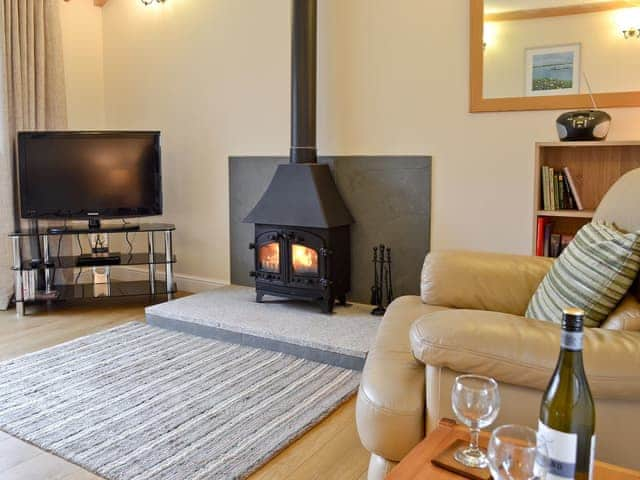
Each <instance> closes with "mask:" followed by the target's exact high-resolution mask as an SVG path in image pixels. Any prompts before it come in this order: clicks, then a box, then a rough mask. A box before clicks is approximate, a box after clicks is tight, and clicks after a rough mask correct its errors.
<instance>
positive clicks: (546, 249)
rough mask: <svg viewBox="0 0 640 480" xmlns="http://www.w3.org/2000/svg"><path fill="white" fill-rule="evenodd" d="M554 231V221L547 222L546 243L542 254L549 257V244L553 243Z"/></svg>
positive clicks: (545, 227)
mask: <svg viewBox="0 0 640 480" xmlns="http://www.w3.org/2000/svg"><path fill="white" fill-rule="evenodd" d="M552 232H553V223H552V222H546V224H545V226H544V245H543V247H542V255H544V256H545V257H548V256H549V255H550V253H549V244H550V243H551V233H552Z"/></svg>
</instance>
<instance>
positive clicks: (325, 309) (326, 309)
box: [320, 295, 336, 313]
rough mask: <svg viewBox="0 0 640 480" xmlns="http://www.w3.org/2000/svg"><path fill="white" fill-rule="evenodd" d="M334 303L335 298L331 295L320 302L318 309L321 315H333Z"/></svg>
mask: <svg viewBox="0 0 640 480" xmlns="http://www.w3.org/2000/svg"><path fill="white" fill-rule="evenodd" d="M335 303H336V298H335V297H334V296H333V295H330V296H329V297H327V298H323V299H322V300H320V308H321V309H322V313H333V306H334V304H335Z"/></svg>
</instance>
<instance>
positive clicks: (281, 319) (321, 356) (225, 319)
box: [146, 286, 380, 370]
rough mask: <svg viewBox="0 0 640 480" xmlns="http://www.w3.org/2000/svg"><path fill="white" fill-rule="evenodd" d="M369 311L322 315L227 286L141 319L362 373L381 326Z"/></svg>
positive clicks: (156, 308)
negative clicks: (259, 298) (259, 301)
mask: <svg viewBox="0 0 640 480" xmlns="http://www.w3.org/2000/svg"><path fill="white" fill-rule="evenodd" d="M371 308H372V307H371V306H369V305H361V304H355V303H354V304H351V305H349V306H346V307H341V306H336V308H335V313H334V314H333V315H326V314H323V313H321V312H320V309H319V308H318V306H317V305H315V304H311V303H307V302H291V301H283V300H278V299H276V298H273V297H265V303H256V301H255V290H254V289H253V288H249V287H239V286H228V287H222V288H218V289H215V290H212V291H210V292H203V293H198V294H196V295H191V296H188V297H184V298H180V299H178V300H173V301H170V302H166V303H162V304H159V305H153V306H151V307H147V309H146V317H147V322H149V324H151V325H155V326H158V327H163V328H167V329H171V330H177V331H182V332H186V333H191V334H194V335H199V336H203V337H208V338H215V339H218V340H223V341H227V342H233V343H239V344H242V345H249V346H253V347H258V348H265V349H269V350H274V351H280V352H284V353H288V354H291V355H295V356H297V357H301V358H306V359H308V360H313V361H317V362H322V363H328V364H330V365H335V366H340V367H344V368H351V369H354V370H362V367H363V366H364V360H365V358H366V355H367V352H368V351H369V347H370V345H371V343H372V341H373V339H374V338H375V335H376V332H377V330H378V325H379V323H380V318H379V317H374V316H372V315H370V312H371Z"/></svg>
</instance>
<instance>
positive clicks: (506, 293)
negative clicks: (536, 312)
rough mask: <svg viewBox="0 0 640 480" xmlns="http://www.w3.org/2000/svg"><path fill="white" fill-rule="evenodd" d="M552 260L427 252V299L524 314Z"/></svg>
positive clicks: (424, 271)
mask: <svg viewBox="0 0 640 480" xmlns="http://www.w3.org/2000/svg"><path fill="white" fill-rule="evenodd" d="M552 264H553V260H552V259H550V258H543V257H530V256H523V255H504V254H499V253H480V252H464V251H440V252H433V253H430V254H429V255H427V257H426V258H425V261H424V266H423V267H422V281H421V284H420V287H421V296H422V301H423V302H424V303H428V304H430V305H440V306H443V307H450V308H468V309H473V310H489V311H495V312H504V313H512V314H515V315H523V314H524V312H525V311H526V309H527V305H528V304H529V300H530V299H531V297H532V295H533V293H534V292H535V290H536V288H538V284H539V283H540V282H541V281H542V279H543V278H544V276H545V275H546V274H547V272H548V271H549V269H550V268H551V265H552Z"/></svg>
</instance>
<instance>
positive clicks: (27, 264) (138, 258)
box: [11, 253, 177, 271]
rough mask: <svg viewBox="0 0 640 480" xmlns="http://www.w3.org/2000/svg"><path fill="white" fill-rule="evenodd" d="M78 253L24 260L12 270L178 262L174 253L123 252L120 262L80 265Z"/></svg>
mask: <svg viewBox="0 0 640 480" xmlns="http://www.w3.org/2000/svg"><path fill="white" fill-rule="evenodd" d="M78 258H80V257H79V256H78V255H71V256H60V257H56V256H52V257H51V260H50V263H49V264H45V263H44V262H41V263H39V264H37V265H32V264H31V260H23V261H22V267H21V268H16V267H14V266H12V267H11V270H14V271H15V270H23V271H27V270H46V269H47V268H56V269H66V268H90V267H105V266H109V267H124V266H134V265H149V264H155V265H163V264H167V263H176V262H177V259H176V256H175V255H173V257H172V258H171V259H167V258H166V256H165V254H164V253H155V254H154V255H153V258H150V257H149V254H148V253H121V254H120V263H116V264H111V265H105V264H103V263H100V262H96V264H95V265H90V264H83V265H78Z"/></svg>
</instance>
